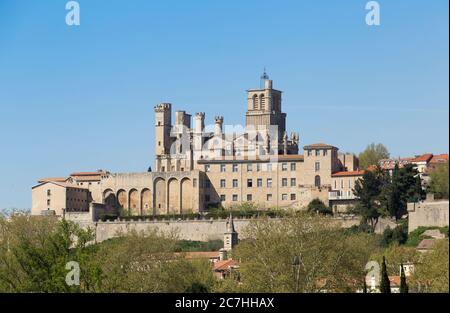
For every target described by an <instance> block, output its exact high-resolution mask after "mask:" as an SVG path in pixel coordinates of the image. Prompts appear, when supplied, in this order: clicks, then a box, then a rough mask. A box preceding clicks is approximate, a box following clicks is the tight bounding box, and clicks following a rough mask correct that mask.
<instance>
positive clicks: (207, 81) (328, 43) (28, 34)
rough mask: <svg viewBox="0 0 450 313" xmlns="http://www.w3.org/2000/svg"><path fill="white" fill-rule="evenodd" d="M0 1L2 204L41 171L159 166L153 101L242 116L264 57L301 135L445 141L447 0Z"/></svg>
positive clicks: (427, 148)
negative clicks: (71, 11) (69, 11)
mask: <svg viewBox="0 0 450 313" xmlns="http://www.w3.org/2000/svg"><path fill="white" fill-rule="evenodd" d="M66 2H67V1H65V0H41V1H25V0H1V1H0V107H1V111H0V152H1V154H0V161H1V162H0V208H10V207H19V208H29V207H31V186H32V185H33V184H35V182H36V180H37V179H38V178H39V177H45V176H62V175H67V174H69V173H71V172H73V171H86V170H96V169H100V168H103V169H107V170H110V171H114V172H124V171H145V170H146V169H147V168H148V166H149V165H151V164H153V149H154V137H153V135H154V130H153V125H154V115H153V106H154V105H155V104H157V103H159V102H172V103H173V105H174V109H186V110H187V111H189V112H190V113H194V112H198V111H205V112H206V116H207V123H210V122H211V121H212V119H213V117H214V115H217V114H221V115H223V116H224V117H225V123H227V124H242V123H244V113H245V110H246V95H245V90H246V89H247V88H253V87H258V86H259V76H260V75H261V72H262V69H263V68H264V67H266V68H267V70H268V73H269V75H270V77H271V79H273V80H274V87H275V88H278V89H281V90H283V91H284V99H283V110H284V111H285V112H286V113H287V114H288V120H287V124H288V125H287V126H288V129H289V130H290V131H294V130H295V131H298V132H299V133H300V141H301V144H302V145H303V144H310V143H314V142H326V143H330V144H333V145H336V146H338V147H339V148H340V149H341V151H349V152H355V153H358V152H360V151H361V150H363V149H364V148H365V146H366V145H367V144H369V143H371V142H382V143H384V144H385V145H386V146H387V147H388V148H389V150H390V152H391V154H392V155H393V156H410V155H414V154H420V153H424V152H432V153H443V152H447V151H448V142H449V137H448V131H449V119H448V111H449V106H448V103H449V91H448V83H449V78H448V77H449V76H448V75H449V73H448V67H449V64H448V55H449V50H448V47H449V46H448V45H449V42H448V22H449V21H448V1H447V0H396V1H392V0H389V1H387V0H380V1H379V3H380V5H381V25H380V26H379V27H369V26H367V25H366V24H365V14H366V10H365V4H366V2H367V1H364V0H348V1H347V0H346V1H337V0H336V1H331V0H320V1H319V0H308V1H298V0H295V1H294V0H293V1H278V0H277V1H264V0H258V1H248V0H246V1H242V0H227V1H210V0H208V1H206V0H188V1H180V0H169V1H167V0H164V1H148V0H141V1H139V0H133V1H125V0H110V1H106V0H95V1H94V0H79V3H80V7H81V25H80V26H79V27H69V26H67V25H66V24H65V15H66V11H65V4H66Z"/></svg>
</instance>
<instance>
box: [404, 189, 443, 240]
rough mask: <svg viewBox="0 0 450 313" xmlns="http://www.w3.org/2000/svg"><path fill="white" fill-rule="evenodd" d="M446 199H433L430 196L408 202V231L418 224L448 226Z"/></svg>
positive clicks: (418, 225)
mask: <svg viewBox="0 0 450 313" xmlns="http://www.w3.org/2000/svg"><path fill="white" fill-rule="evenodd" d="M448 213H449V206H448V200H437V201H435V200H434V199H433V198H432V197H431V198H430V197H428V199H427V200H425V201H422V202H417V203H408V231H409V232H412V231H413V230H415V229H416V228H418V227H420V226H427V227H430V226H436V227H444V226H448V218H449V214H448Z"/></svg>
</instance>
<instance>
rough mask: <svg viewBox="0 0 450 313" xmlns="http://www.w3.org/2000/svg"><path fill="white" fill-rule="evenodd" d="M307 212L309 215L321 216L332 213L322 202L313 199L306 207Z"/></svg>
mask: <svg viewBox="0 0 450 313" xmlns="http://www.w3.org/2000/svg"><path fill="white" fill-rule="evenodd" d="M307 210H308V212H310V213H319V214H323V215H328V214H329V215H332V214H333V211H332V210H331V209H330V208H329V207H327V206H326V205H325V203H323V201H322V200H320V199H318V198H315V199H313V200H312V201H311V202H310V203H309V204H308V207H307Z"/></svg>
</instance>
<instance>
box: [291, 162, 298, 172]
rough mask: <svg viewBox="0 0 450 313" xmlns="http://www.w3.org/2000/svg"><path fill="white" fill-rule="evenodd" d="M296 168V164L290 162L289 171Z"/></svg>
mask: <svg viewBox="0 0 450 313" xmlns="http://www.w3.org/2000/svg"><path fill="white" fill-rule="evenodd" d="M296 169H297V164H295V163H291V171H295V170H296Z"/></svg>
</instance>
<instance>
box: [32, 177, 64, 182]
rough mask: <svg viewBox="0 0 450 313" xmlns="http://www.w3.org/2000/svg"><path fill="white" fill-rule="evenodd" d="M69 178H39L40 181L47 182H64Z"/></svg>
mask: <svg viewBox="0 0 450 313" xmlns="http://www.w3.org/2000/svg"><path fill="white" fill-rule="evenodd" d="M67 179H68V177H46V178H41V179H39V180H38V183H46V182H51V181H54V182H60V183H63V182H65V181H66V180H67Z"/></svg>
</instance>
